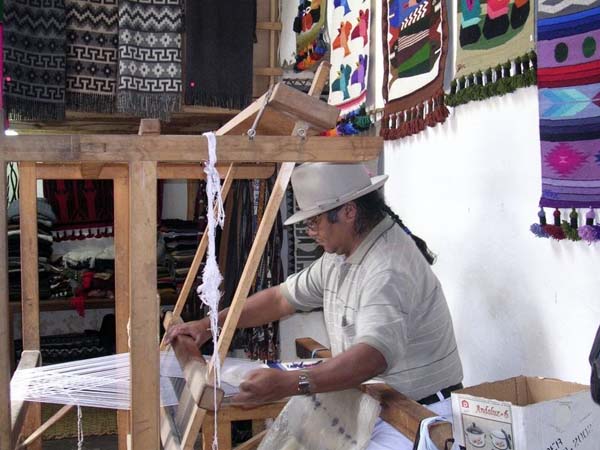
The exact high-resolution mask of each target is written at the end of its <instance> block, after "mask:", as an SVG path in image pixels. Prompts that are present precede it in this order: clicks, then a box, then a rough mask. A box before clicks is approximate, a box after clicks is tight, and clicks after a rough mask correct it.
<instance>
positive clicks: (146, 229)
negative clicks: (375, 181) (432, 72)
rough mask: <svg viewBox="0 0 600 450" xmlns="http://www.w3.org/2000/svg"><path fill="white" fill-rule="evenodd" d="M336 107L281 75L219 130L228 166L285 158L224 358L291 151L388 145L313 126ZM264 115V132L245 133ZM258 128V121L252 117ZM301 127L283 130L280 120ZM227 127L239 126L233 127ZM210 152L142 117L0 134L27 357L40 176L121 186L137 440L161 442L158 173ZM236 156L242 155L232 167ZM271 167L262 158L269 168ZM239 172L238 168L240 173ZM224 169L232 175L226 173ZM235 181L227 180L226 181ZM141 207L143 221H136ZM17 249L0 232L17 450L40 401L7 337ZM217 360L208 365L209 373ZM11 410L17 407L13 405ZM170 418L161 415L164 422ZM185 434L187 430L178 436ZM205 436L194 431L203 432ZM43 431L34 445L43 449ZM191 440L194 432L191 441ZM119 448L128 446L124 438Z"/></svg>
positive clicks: (329, 156) (120, 259) (118, 283)
mask: <svg viewBox="0 0 600 450" xmlns="http://www.w3.org/2000/svg"><path fill="white" fill-rule="evenodd" d="M338 113H339V111H338V110H337V109H336V108H334V107H331V106H329V105H327V104H326V103H324V102H321V101H319V100H318V99H316V98H314V97H311V96H308V95H306V94H302V93H301V92H299V91H296V90H294V89H292V88H289V87H287V86H285V85H282V84H278V85H276V86H275V88H274V89H273V90H272V91H269V92H268V93H267V94H265V95H264V96H263V97H261V98H260V99H258V100H257V101H256V102H254V103H253V104H252V105H250V106H249V107H248V108H246V109H245V110H244V111H242V112H241V113H240V114H238V115H237V116H236V117H235V118H234V119H232V120H231V121H230V122H228V123H227V124H226V125H224V126H223V127H222V128H221V129H219V132H218V133H217V134H219V136H218V137H217V148H218V158H219V161H220V162H226V163H230V164H231V165H230V168H229V170H228V173H230V174H231V176H233V171H236V172H237V171H238V170H251V171H252V170H254V169H255V167H250V168H247V167H246V168H244V167H242V168H240V169H238V167H237V164H239V163H255V164H256V163H283V164H282V166H281V168H280V171H279V174H278V177H277V180H276V182H275V185H274V187H273V191H272V194H271V198H270V200H269V204H268V205H267V208H266V210H265V215H264V217H263V220H262V222H261V225H260V227H259V229H258V232H257V236H256V239H255V241H254V243H253V246H252V249H251V252H250V255H249V258H248V261H247V264H246V267H245V269H244V272H243V274H242V278H241V280H240V283H239V285H238V288H237V290H236V293H235V295H234V299H233V302H232V306H231V308H230V314H229V315H228V317H227V320H226V322H225V324H224V326H223V332H222V334H221V336H222V339H221V342H220V345H219V347H218V351H219V354H220V356H221V357H222V359H224V357H225V355H226V353H227V351H228V348H229V344H230V342H231V339H232V337H233V332H234V329H235V326H236V324H237V321H238V319H239V316H240V313H241V308H242V307H243V301H244V299H245V298H246V296H247V294H248V291H249V289H250V285H251V279H252V277H253V275H254V273H255V271H256V266H257V265H258V262H259V260H260V258H261V256H262V252H263V250H264V246H265V243H266V239H267V237H268V234H269V232H270V229H271V225H272V223H273V221H274V219H275V217H276V215H277V212H278V209H279V204H280V202H281V199H282V198H283V196H284V193H285V190H286V188H287V185H288V182H289V179H290V176H291V173H292V170H293V167H294V164H293V163H290V162H289V161H295V162H305V161H330V162H356V161H368V160H372V159H374V158H376V157H377V156H378V154H379V152H380V151H381V149H382V147H383V142H382V140H381V138H379V137H320V136H309V134H310V133H308V131H309V127H312V128H314V129H316V130H321V129H327V128H331V127H333V126H335V121H336V119H337V116H338ZM260 116H262V120H261V121H260V123H258V126H257V127H256V131H257V136H256V137H255V138H253V139H249V138H248V137H247V136H241V134H242V133H243V132H245V131H246V130H248V129H250V127H251V125H253V123H254V125H256V122H258V120H255V119H259V118H260ZM253 128H254V127H253ZM286 130H288V131H290V134H292V136H281V135H280V134H281V133H282V131H286ZM225 134H236V135H235V136H231V135H229V136H226V135H225ZM207 158H208V145H207V141H206V139H205V138H204V137H201V136H169V135H165V136H161V135H160V134H159V130H158V127H157V126H156V122H152V121H150V122H144V121H143V122H142V125H141V129H140V135H139V136H133V135H56V136H10V137H6V136H0V171H3V172H2V173H6V164H7V163H8V162H14V161H16V162H19V171H20V208H21V209H20V216H21V267H22V272H21V273H22V300H21V302H22V321H23V323H24V324H25V326H24V327H23V349H24V354H23V357H22V360H21V363H20V365H19V367H20V368H24V367H34V366H36V365H39V364H40V354H39V349H40V336H39V286H38V278H37V273H38V268H37V264H38V261H37V255H38V249H37V222H36V220H31V218H35V217H37V205H36V180H37V179H38V178H59V179H60V178H75V179H81V178H111V179H113V180H114V189H115V191H114V192H115V194H114V195H115V275H116V279H115V294H116V299H115V309H116V317H117V327H118V330H120V332H119V331H118V335H117V345H118V346H120V348H121V351H123V349H124V348H126V345H127V342H126V335H125V333H124V329H125V323H126V322H127V318H128V317H129V318H130V322H131V333H130V352H131V353H130V360H131V397H132V407H131V413H130V415H127V414H126V413H125V414H126V415H121V416H120V417H119V424H120V426H122V425H125V424H127V423H128V422H129V429H130V431H131V442H130V448H131V449H132V450H149V449H158V448H159V447H160V444H159V430H160V429H161V426H160V419H159V410H160V407H159V406H160V399H159V390H158V387H159V381H158V378H159V345H158V344H159V343H158V320H159V319H158V316H159V303H158V301H157V292H156V291H157V289H156V258H148V251H147V249H148V248H152V246H154V245H155V240H156V182H157V178H160V177H165V178H185V177H189V175H190V174H192V173H193V174H195V175H196V177H199V175H198V172H199V171H200V168H199V164H200V163H202V162H203V161H205V160H206V159H207ZM233 163H235V164H236V165H235V166H233ZM263 168H264V167H263ZM231 176H230V178H231ZM226 180H227V179H226ZM226 182H227V181H226ZM0 198H6V177H5V176H2V177H1V179H0ZM133 218H135V219H136V220H132V219H133ZM6 233H7V223H6V202H5V201H0V235H2V236H6ZM7 258H8V249H7V242H6V240H5V239H4V238H2V239H0V261H2V262H3V268H2V270H0V366H1V368H0V405H1V406H0V448H2V449H13V448H15V446H16V445H17V444H18V442H17V441H18V438H19V436H20V434H21V431H22V429H23V428H25V429H28V430H29V431H31V430H36V429H38V428H39V426H40V405H39V404H35V403H31V404H28V403H27V402H25V403H19V404H17V403H11V401H10V355H9V352H10V346H9V345H8V344H9V343H8V339H9V336H10V332H9V330H10V327H11V326H12V324H9V323H8V317H9V314H8V311H9V304H8V273H7V272H8V271H7ZM211 373H212V368H210V367H209V377H208V379H210V374H211ZM11 410H12V411H13V412H12V413H11ZM205 414H206V410H204V409H201V408H198V410H197V412H196V413H195V414H194V415H193V420H192V421H191V422H189V423H188V425H187V430H184V432H183V433H180V430H173V429H172V428H170V427H168V428H169V430H170V431H169V430H167V434H169V432H170V433H171V434H170V436H171V437H173V436H175V437H179V438H180V439H179V441H180V442H175V440H174V439H171V440H167V444H166V445H168V447H166V448H169V449H179V448H190V446H189V445H190V444H189V443H190V442H193V440H195V438H196V436H195V435H194V429H196V430H199V428H200V426H201V424H202V420H203V418H204V415H205ZM163 423H164V422H163ZM178 435H179V436H178ZM196 435H197V431H196ZM40 444H41V443H40V442H39V441H36V442H34V443H33V444H31V445H30V447H29V448H41V445H40ZM192 445H193V443H192ZM119 448H121V449H123V448H125V443H124V442H123V439H121V434H120V441H119Z"/></svg>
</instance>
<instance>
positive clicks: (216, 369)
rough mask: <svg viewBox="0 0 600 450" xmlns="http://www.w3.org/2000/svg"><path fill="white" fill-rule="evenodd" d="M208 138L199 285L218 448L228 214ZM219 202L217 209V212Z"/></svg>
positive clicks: (210, 135)
mask: <svg viewBox="0 0 600 450" xmlns="http://www.w3.org/2000/svg"><path fill="white" fill-rule="evenodd" d="M204 136H206V139H208V161H207V162H206V163H205V164H204V173H205V174H206V197H207V202H206V217H207V219H208V226H207V232H208V249H207V254H206V263H205V265H204V270H203V272H202V284H201V285H200V286H198V289H197V293H198V296H199V297H200V300H201V301H202V303H204V304H205V305H207V306H208V308H209V319H210V331H211V334H212V338H213V343H214V351H213V355H212V358H211V366H212V367H213V374H214V380H213V384H214V386H215V390H214V403H215V415H214V416H215V434H214V440H213V444H212V448H213V450H214V449H217V448H218V441H217V414H216V407H217V390H216V388H217V387H219V386H221V361H220V358H219V352H218V339H219V323H218V319H219V300H220V298H221V292H220V291H219V286H220V285H221V282H222V281H223V277H222V276H221V272H220V271H219V266H218V265H217V258H216V254H215V232H216V227H217V225H219V226H220V227H221V228H223V223H224V221H225V212H224V210H223V198H222V197H221V179H220V177H219V172H218V171H217V169H216V168H215V164H216V162H217V139H216V137H215V134H214V133H212V132H211V133H204ZM215 202H216V210H215Z"/></svg>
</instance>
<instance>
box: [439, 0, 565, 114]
mask: <svg viewBox="0 0 600 450" xmlns="http://www.w3.org/2000/svg"><path fill="white" fill-rule="evenodd" d="M554 3H557V2H554ZM559 3H560V1H559ZM562 3H565V2H562ZM533 16H534V14H533V2H532V1H531V0H460V1H459V2H458V15H457V18H456V26H457V34H458V36H459V38H458V48H457V56H456V75H455V76H456V78H455V80H453V81H452V84H451V89H450V94H449V95H448V97H447V99H446V102H447V104H448V105H450V106H457V105H462V104H464V103H467V102H469V101H471V100H484V99H486V98H489V97H493V96H496V95H504V94H506V93H508V92H513V91H514V90H515V89H517V88H520V87H526V86H531V85H532V84H535V62H536V55H535V53H534V51H533V48H534V41H533V33H534V31H533V25H534V17H533ZM511 67H512V68H511Z"/></svg>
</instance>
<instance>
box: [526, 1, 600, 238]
mask: <svg viewBox="0 0 600 450" xmlns="http://www.w3.org/2000/svg"><path fill="white" fill-rule="evenodd" d="M537 26H538V66H539V67H538V87H539V91H538V92H539V94H538V95H539V107H540V140H541V160H542V196H541V199H540V211H539V219H540V220H539V223H538V224H534V225H532V227H531V229H532V231H533V232H534V233H535V234H536V235H538V236H540V237H553V238H556V239H564V238H567V239H571V240H579V239H584V240H586V241H588V242H591V241H595V240H598V238H599V236H600V227H598V225H596V224H595V219H596V214H595V212H594V209H593V208H598V207H600V48H599V47H600V45H599V44H600V0H575V1H572V0H571V1H558V2H557V1H556V0H540V2H539V19H538V24H537ZM544 207H550V208H555V209H554V212H553V218H554V220H553V223H552V224H548V223H547V221H546V217H545V211H544V209H543V208H544ZM584 212H585V223H582V222H583V221H582V220H581V216H582V214H583V213H584ZM563 217H564V219H565V220H563ZM580 225H581V226H580Z"/></svg>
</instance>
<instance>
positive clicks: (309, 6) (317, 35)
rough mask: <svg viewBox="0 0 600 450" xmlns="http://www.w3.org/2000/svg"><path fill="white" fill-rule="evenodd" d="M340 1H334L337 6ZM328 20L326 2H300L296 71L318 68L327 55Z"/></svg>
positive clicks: (296, 28)
mask: <svg viewBox="0 0 600 450" xmlns="http://www.w3.org/2000/svg"><path fill="white" fill-rule="evenodd" d="M337 3H338V0H335V1H334V5H337ZM326 19H327V1H326V0H299V3H298V12H297V14H296V17H295V19H294V25H293V30H294V32H295V33H296V63H295V64H294V71H296V72H302V71H304V70H310V69H314V68H316V66H317V65H318V63H319V61H321V59H323V57H324V56H325V54H326V53H327V43H326V42H325V33H326V30H325V22H326Z"/></svg>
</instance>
